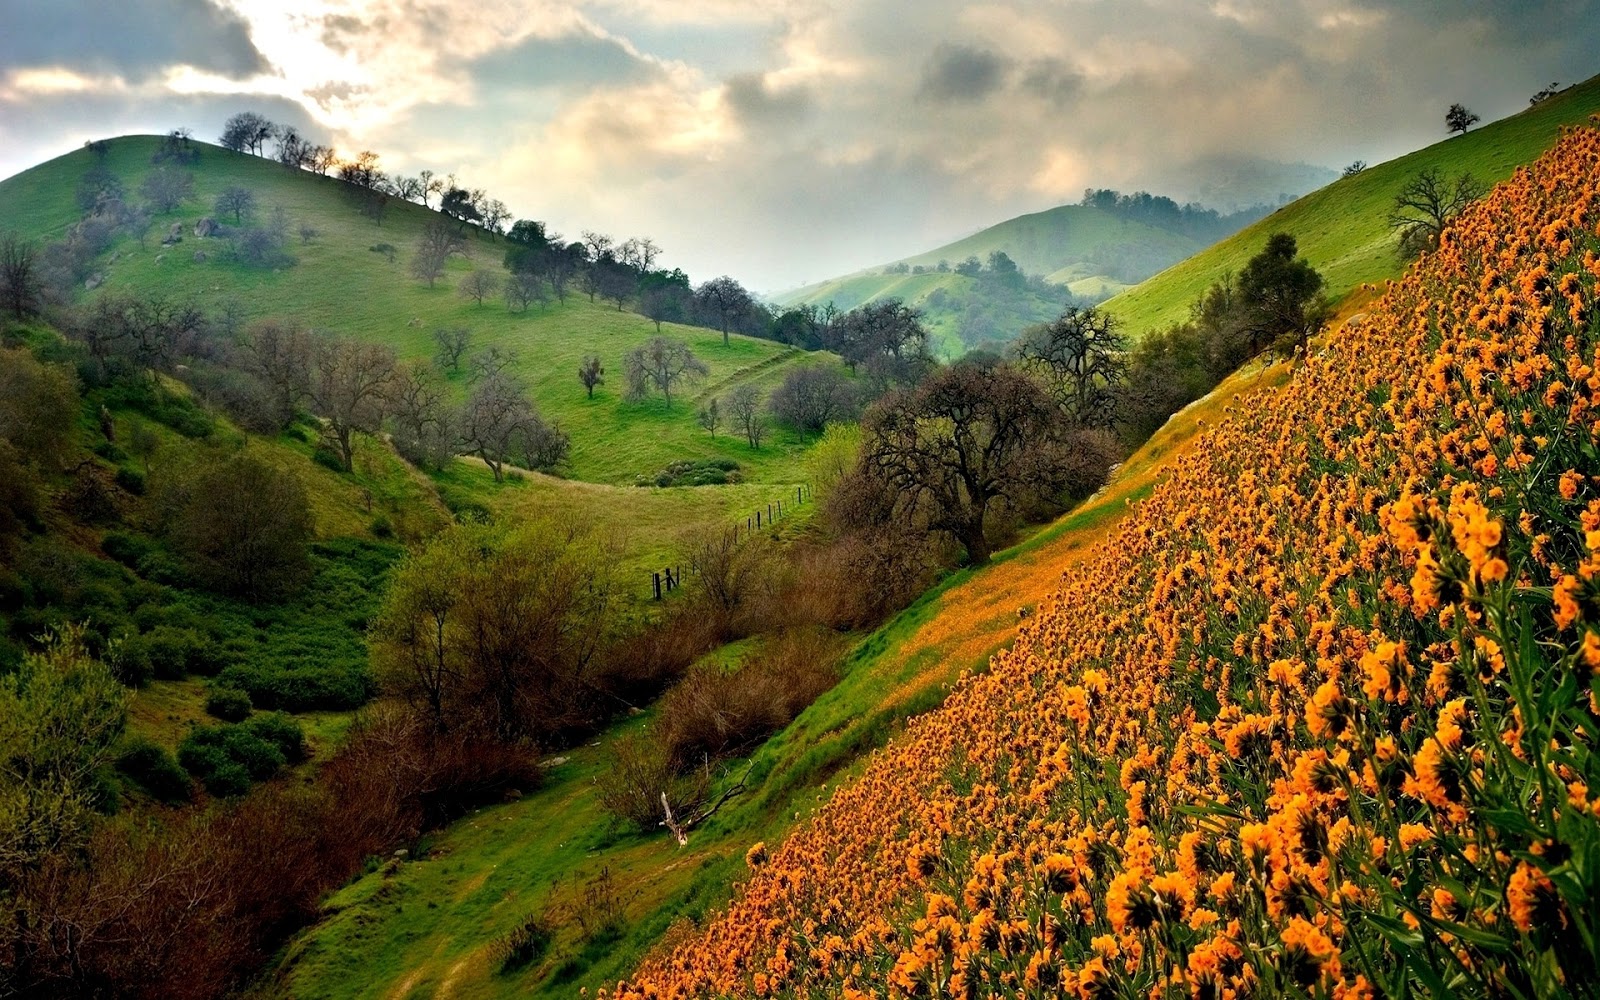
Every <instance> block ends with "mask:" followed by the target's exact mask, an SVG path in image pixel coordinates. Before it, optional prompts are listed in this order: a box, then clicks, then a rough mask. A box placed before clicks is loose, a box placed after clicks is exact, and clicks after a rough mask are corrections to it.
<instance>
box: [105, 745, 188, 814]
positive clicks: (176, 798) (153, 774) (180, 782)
mask: <svg viewBox="0 0 1600 1000" xmlns="http://www.w3.org/2000/svg"><path fill="white" fill-rule="evenodd" d="M117 770H118V771H119V772H121V774H122V775H123V776H124V777H126V778H127V779H128V780H130V781H132V782H133V783H134V784H136V785H138V786H139V787H140V788H142V789H144V791H145V792H146V793H147V794H148V795H149V796H150V797H151V798H153V799H155V800H156V801H158V802H164V803H166V804H167V805H181V804H182V803H184V802H188V801H189V795H190V787H189V776H188V775H187V774H185V773H184V770H183V768H181V767H179V766H178V762H177V761H176V760H173V758H172V754H170V753H168V752H167V750H166V748H165V747H162V746H160V745H159V744H156V743H153V742H151V741H150V740H148V739H145V738H143V737H137V736H136V737H133V738H131V739H129V740H128V741H127V743H125V744H124V745H123V748H122V752H121V753H119V754H118V755H117Z"/></svg>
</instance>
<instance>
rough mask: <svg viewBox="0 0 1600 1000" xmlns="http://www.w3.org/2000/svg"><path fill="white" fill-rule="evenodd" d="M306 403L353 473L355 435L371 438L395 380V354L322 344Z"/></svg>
mask: <svg viewBox="0 0 1600 1000" xmlns="http://www.w3.org/2000/svg"><path fill="white" fill-rule="evenodd" d="M311 376H312V378H311V403H312V406H313V407H314V409H315V410H316V413H317V416H319V417H321V418H322V419H323V421H324V427H325V430H326V433H327V437H328V439H329V442H330V443H331V444H332V446H333V447H334V449H335V451H337V453H338V455H339V461H340V464H342V465H343V466H344V470H345V471H346V472H350V471H352V470H353V469H354V468H355V443H354V435H355V433H356V432H357V431H365V432H367V433H372V432H375V431H376V430H377V429H378V427H379V425H380V424H381V423H382V422H383V414H384V403H385V402H386V396H387V394H388V392H389V388H390V386H391V385H392V384H393V382H394V377H395V356H394V349H393V348H391V347H389V346H387V345H385V344H372V343H364V342H362V341H356V340H342V339H333V340H324V341H322V342H321V343H319V344H317V345H316V349H315V353H314V358H313V364H312V369H311Z"/></svg>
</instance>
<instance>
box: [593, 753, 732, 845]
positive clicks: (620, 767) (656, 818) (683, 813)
mask: <svg viewBox="0 0 1600 1000" xmlns="http://www.w3.org/2000/svg"><path fill="white" fill-rule="evenodd" d="M709 785H710V782H709V781H708V780H707V777H706V773H705V772H704V771H701V770H695V771H692V772H690V774H689V775H688V776H687V777H685V776H683V775H680V774H679V773H678V771H677V769H676V768H674V767H673V764H672V760H671V759H670V758H669V757H668V755H667V752H666V749H665V748H664V747H663V746H662V743H661V741H660V740H659V739H657V738H655V734H653V733H649V732H642V733H640V732H634V733H627V734H625V735H623V736H620V737H618V738H617V740H616V741H615V742H614V743H612V744H611V766H610V767H609V768H607V769H606V770H605V771H604V772H603V773H602V774H601V775H600V776H599V777H598V778H596V779H595V793H596V794H597V795H598V796H599V797H600V808H601V809H604V810H605V811H606V812H607V813H610V814H611V815H612V816H613V817H615V818H617V819H620V820H623V821H625V822H627V823H629V824H632V826H633V827H634V829H636V830H638V831H639V832H640V833H649V832H651V831H653V830H657V829H659V828H660V826H661V821H662V820H663V819H664V818H665V816H664V815H663V813H662V811H661V796H662V794H663V793H665V794H666V796H667V801H668V802H670V803H671V804H672V815H673V816H674V817H676V818H677V819H678V820H680V821H681V820H684V819H687V818H688V817H689V814H690V813H691V812H692V811H693V810H694V809H696V808H698V807H699V806H700V804H701V803H703V802H704V801H705V800H706V796H707V795H708V794H709V791H710V789H709Z"/></svg>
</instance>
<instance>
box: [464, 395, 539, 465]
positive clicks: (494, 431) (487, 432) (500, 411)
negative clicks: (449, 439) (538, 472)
mask: <svg viewBox="0 0 1600 1000" xmlns="http://www.w3.org/2000/svg"><path fill="white" fill-rule="evenodd" d="M537 420H538V414H537V413H536V412H535V410H534V408H533V403H532V402H530V401H529V399H528V389H527V386H526V385H525V384H524V383H523V382H522V380H521V379H519V378H517V377H515V376H513V375H511V374H509V373H507V372H496V373H494V374H493V375H490V376H489V377H487V378H484V379H481V380H480V381H479V382H478V383H477V385H475V386H474V387H473V389H472V394H471V395H470V396H469V397H468V398H467V404H466V406H465V407H463V408H462V411H461V418H460V426H459V428H458V434H459V438H460V442H461V445H462V447H463V448H465V449H466V450H467V451H468V452H469V453H471V454H474V455H477V456H478V457H479V458H481V459H483V461H484V463H485V464H486V465H488V466H489V471H491V472H493V473H494V478H495V482H499V481H500V480H501V479H502V478H503V476H504V467H505V464H506V462H508V461H509V460H510V459H511V456H512V455H514V454H515V453H516V449H517V446H518V445H519V444H520V443H521V439H522V438H523V436H524V435H526V434H528V433H529V432H530V431H531V430H532V429H533V426H534V424H535V422H536V421H537Z"/></svg>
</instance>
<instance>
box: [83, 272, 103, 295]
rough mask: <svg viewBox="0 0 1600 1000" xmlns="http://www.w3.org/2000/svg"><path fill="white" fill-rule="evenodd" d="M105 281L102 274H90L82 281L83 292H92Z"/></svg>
mask: <svg viewBox="0 0 1600 1000" xmlns="http://www.w3.org/2000/svg"><path fill="white" fill-rule="evenodd" d="M105 280H106V276H105V275H103V274H100V273H98V272H97V273H95V274H91V275H89V276H88V277H87V278H85V279H83V290H84V291H86V292H92V291H94V290H95V289H96V288H99V287H100V286H101V284H103V283H104V282H105Z"/></svg>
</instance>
